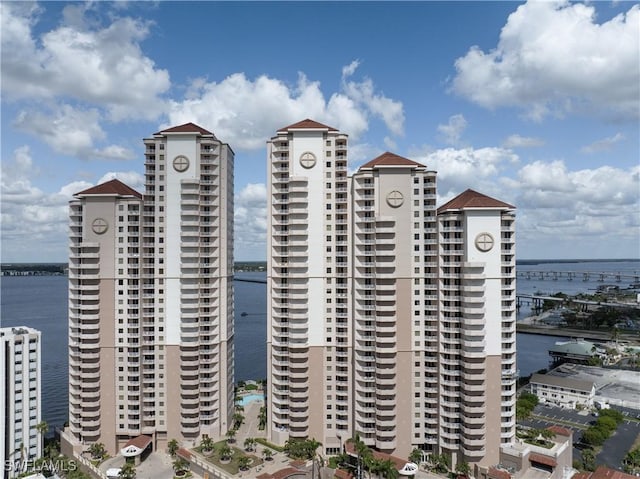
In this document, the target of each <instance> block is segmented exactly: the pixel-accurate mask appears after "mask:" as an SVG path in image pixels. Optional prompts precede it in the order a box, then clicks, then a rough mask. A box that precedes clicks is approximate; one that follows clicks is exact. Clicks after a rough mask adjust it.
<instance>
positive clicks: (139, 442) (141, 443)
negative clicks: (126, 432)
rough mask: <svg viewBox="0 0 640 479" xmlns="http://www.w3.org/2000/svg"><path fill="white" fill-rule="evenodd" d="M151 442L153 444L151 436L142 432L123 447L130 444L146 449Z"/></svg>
mask: <svg viewBox="0 0 640 479" xmlns="http://www.w3.org/2000/svg"><path fill="white" fill-rule="evenodd" d="M149 444H151V436H146V435H144V434H142V435H140V436H138V437H134V438H133V439H129V440H128V441H127V443H126V444H125V445H124V446H122V449H124V448H125V447H129V446H135V447H137V448H138V449H144V448H145V447H147V446H148V445H149Z"/></svg>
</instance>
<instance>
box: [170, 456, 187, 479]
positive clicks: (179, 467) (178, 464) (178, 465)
mask: <svg viewBox="0 0 640 479" xmlns="http://www.w3.org/2000/svg"><path fill="white" fill-rule="evenodd" d="M188 470H189V463H188V462H187V461H186V460H185V459H183V458H181V457H179V458H178V459H176V460H175V461H173V471H174V472H175V473H176V476H184V475H185V473H186V472H187V471H188Z"/></svg>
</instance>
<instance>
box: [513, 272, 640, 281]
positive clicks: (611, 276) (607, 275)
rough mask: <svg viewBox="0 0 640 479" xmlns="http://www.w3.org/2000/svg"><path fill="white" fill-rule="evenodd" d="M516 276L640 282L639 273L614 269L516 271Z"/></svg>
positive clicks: (538, 278)
mask: <svg viewBox="0 0 640 479" xmlns="http://www.w3.org/2000/svg"><path fill="white" fill-rule="evenodd" d="M517 274H518V278H522V279H536V280H545V279H551V280H558V279H565V278H566V279H568V280H569V281H572V280H574V279H581V280H582V281H591V280H592V279H595V280H597V281H599V282H601V283H604V282H605V281H615V282H616V283H620V282H621V281H622V280H625V281H632V282H635V283H638V282H640V273H638V272H635V271H634V272H633V273H626V272H625V273H619V272H615V271H604V272H603V271H534V270H528V271H518V273H517Z"/></svg>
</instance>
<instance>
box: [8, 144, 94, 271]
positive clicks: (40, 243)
mask: <svg viewBox="0 0 640 479" xmlns="http://www.w3.org/2000/svg"><path fill="white" fill-rule="evenodd" d="M32 165H33V159H32V157H31V151H30V149H29V147H28V146H22V147H19V148H17V149H16V150H15V151H14V152H13V157H12V158H10V159H6V161H4V160H3V161H2V178H1V179H0V194H1V195H2V205H1V206H0V212H1V214H2V231H1V239H2V250H3V252H2V255H3V260H4V261H10V260H12V258H29V257H31V258H33V252H34V251H41V252H43V253H44V254H49V255H50V257H49V258H43V259H42V260H46V259H49V260H54V261H56V260H58V259H59V258H64V257H65V256H66V254H67V231H68V214H67V203H68V201H69V200H70V199H71V192H70V191H69V189H68V188H65V187H63V188H61V189H60V190H59V191H57V192H55V193H52V194H47V193H45V192H43V191H42V190H40V189H39V188H37V187H35V186H33V185H32V184H31V178H32V177H33V176H34V174H37V171H34V170H33V169H32ZM78 186H80V185H78ZM87 186H90V185H89V184H88V183H82V187H87ZM38 259H39V260H40V258H38Z"/></svg>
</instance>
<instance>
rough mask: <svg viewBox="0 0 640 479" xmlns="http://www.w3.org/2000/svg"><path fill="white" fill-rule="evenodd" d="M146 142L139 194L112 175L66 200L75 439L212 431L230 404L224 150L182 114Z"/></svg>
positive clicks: (115, 440)
mask: <svg viewBox="0 0 640 479" xmlns="http://www.w3.org/2000/svg"><path fill="white" fill-rule="evenodd" d="M144 144H145V148H146V150H145V192H144V194H141V193H138V192H137V191H135V190H133V189H132V188H130V187H128V186H127V185H125V184H123V183H121V182H120V181H118V180H112V181H109V182H107V183H104V184H101V185H98V186H95V187H92V188H89V189H87V190H84V191H81V192H79V193H77V194H76V195H75V199H74V200H73V201H71V203H70V215H71V218H70V220H71V223H70V227H71V233H70V239H71V245H70V247H71V252H70V258H69V375H70V376H69V386H70V388H69V429H68V434H67V436H68V439H69V442H70V443H71V445H73V446H74V447H76V448H77V449H80V448H81V447H82V446H83V445H84V446H86V445H87V444H90V443H94V442H101V443H103V444H105V446H106V448H107V451H108V452H109V453H110V454H115V453H116V452H118V450H119V449H121V448H122V447H123V446H125V445H126V444H127V442H128V441H130V440H131V439H134V438H136V437H137V436H140V435H145V436H149V437H150V438H151V442H153V447H154V448H156V447H157V448H163V447H165V446H166V444H167V442H168V441H169V440H171V439H177V440H197V438H199V437H200V436H201V435H203V434H207V435H209V436H211V437H218V436H220V435H222V434H224V433H225V432H226V431H227V429H228V427H229V424H230V419H231V416H232V414H233V410H232V408H233V383H234V380H233V359H234V350H233V151H232V150H231V148H230V147H229V145H227V144H224V143H222V142H220V141H219V140H218V139H217V138H216V137H215V136H214V134H213V133H211V132H209V131H207V130H205V129H203V128H201V127H199V126H197V125H194V124H192V123H187V124H185V125H181V126H177V127H174V128H168V129H166V130H162V131H160V132H158V133H155V134H153V135H152V136H151V137H149V138H145V139H144ZM143 442H144V441H142V442H140V441H138V442H137V443H136V444H138V445H139V444H142V443H143Z"/></svg>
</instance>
